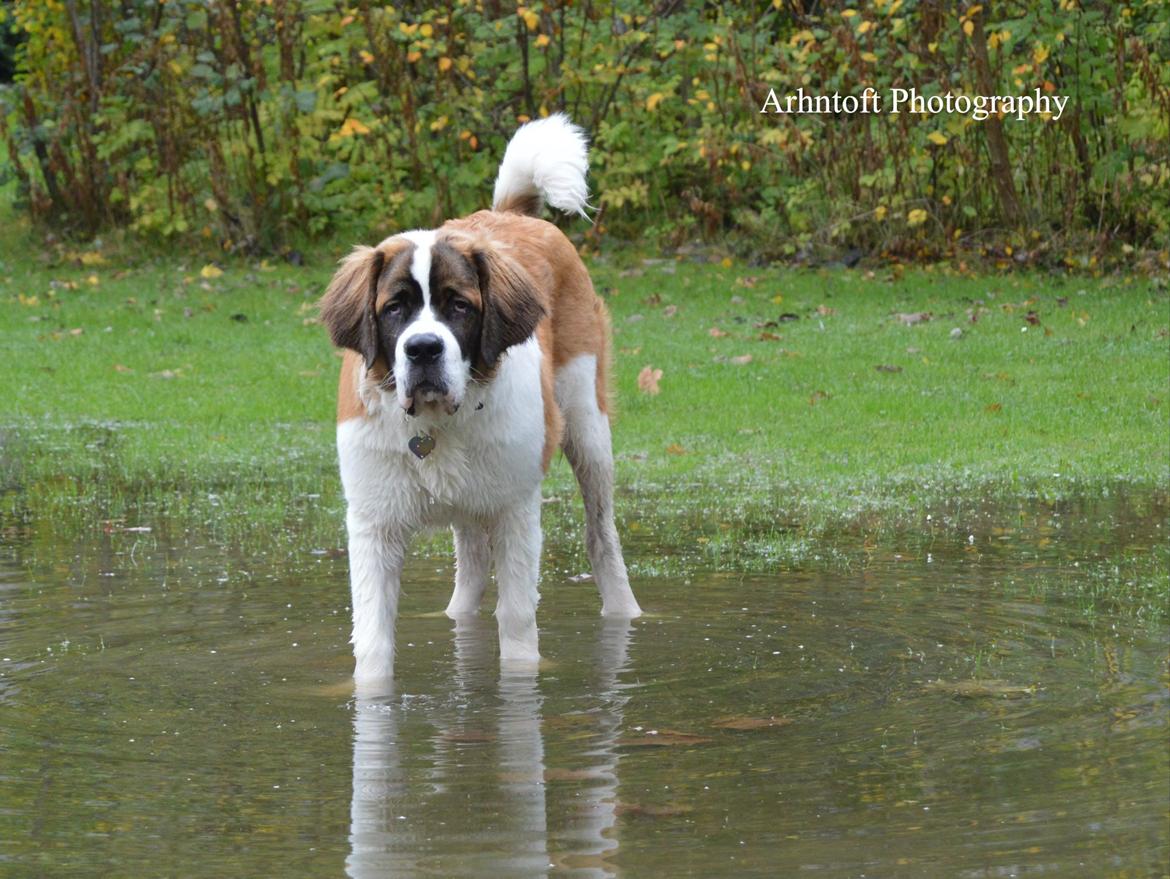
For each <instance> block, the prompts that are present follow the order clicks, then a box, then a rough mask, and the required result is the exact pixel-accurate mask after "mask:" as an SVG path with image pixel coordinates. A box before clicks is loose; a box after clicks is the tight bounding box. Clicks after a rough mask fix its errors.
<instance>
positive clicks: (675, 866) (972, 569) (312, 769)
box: [0, 523, 1170, 877]
mask: <svg viewBox="0 0 1170 879" xmlns="http://www.w3.org/2000/svg"><path fill="white" fill-rule="evenodd" d="M1152 527H1153V526H1151V528H1152ZM1158 527H1159V528H1160V527H1161V526H1160V524H1159V525H1158ZM1122 537H1123V538H1124V540H1123V541H1122V542H1123V543H1124V546H1125V551H1127V552H1129V551H1133V550H1134V547H1135V546H1136V547H1137V548H1138V550H1139V551H1140V550H1141V547H1142V546H1143V545H1144V547H1145V548H1146V549H1147V550H1148V549H1149V547H1150V545H1151V541H1152V540H1156V539H1160V538H1161V535H1160V534H1157V535H1155V534H1154V532H1153V531H1149V533H1145V532H1143V533H1142V534H1139V535H1138V537H1137V538H1136V539H1135V538H1134V537H1133V534H1132V532H1130V533H1127V534H1126V535H1123V536H1122ZM1021 539H1022V540H1023V541H1024V542H1025V543H1026V535H1025V536H1024V537H1023V538H1021ZM1118 540H1119V541H1121V540H1122V538H1121V537H1119V538H1118ZM1070 541H1071V538H1069V539H1066V540H1064V542H1063V543H1061V542H1060V541H1057V543H1056V544H1054V545H1052V546H1051V547H1050V548H1049V549H1048V550H1047V551H1046V552H1039V551H1035V547H1031V548H1029V549H1028V551H1027V552H1024V551H1023V550H1022V549H1020V548H1019V547H1016V548H1013V547H1011V546H1008V547H1000V548H999V549H998V550H996V551H995V552H991V551H979V552H972V551H970V550H969V549H967V548H965V547H963V546H962V545H960V544H957V545H956V546H955V547H954V549H953V551H946V550H945V548H944V549H938V548H936V549H935V550H934V551H932V553H931V554H930V556H929V557H928V556H927V555H925V554H921V555H920V556H919V557H914V556H913V554H907V555H906V556H904V557H895V556H892V555H890V556H888V557H884V558H879V557H877V556H876V555H874V556H872V557H870V558H869V560H868V561H865V562H862V563H859V564H856V565H854V566H852V567H849V568H846V567H843V566H841V565H836V566H826V567H825V568H823V569H819V568H813V569H807V570H801V571H796V572H784V573H776V574H770V575H751V576H746V575H734V574H728V573H726V572H704V571H701V570H695V571H692V572H691V573H690V575H689V577H688V580H687V581H686V582H684V581H682V580H677V579H671V578H643V579H641V580H640V581H639V582H637V583H635V588H636V590H637V592H638V594H639V597H640V598H641V600H642V603H643V605H644V606H645V607H646V608H647V609H648V610H650V611H651V613H650V614H649V615H648V616H647V617H645V618H643V619H640V620H638V621H636V622H634V623H627V622H615V621H604V620H601V619H600V618H599V617H598V616H597V615H596V610H597V602H596V597H595V595H594V594H593V590H592V587H591V586H590V584H588V583H572V582H569V581H568V580H567V579H566V578H565V577H563V576H561V575H557V574H552V573H548V572H546V578H545V587H544V593H545V594H544V601H543V603H542V606H541V616H540V622H541V638H542V651H543V653H544V655H545V656H546V662H545V664H544V666H543V667H542V668H541V669H540V670H539V672H536V673H531V674H523V673H508V672H501V671H500V670H499V668H498V666H497V662H496V656H495V651H496V647H495V632H494V626H493V624H492V621H491V619H490V617H489V616H486V615H485V616H484V617H483V618H480V619H475V620H468V621H464V622H461V623H459V624H455V623H452V622H451V621H449V620H447V619H446V618H444V617H439V616H435V615H433V611H435V610H437V609H439V608H441V607H442V606H443V605H444V603H445V601H446V598H447V588H448V583H449V580H450V577H451V566H450V564H449V562H448V561H447V560H446V559H443V558H433V557H432V558H425V557H424V558H416V559H415V560H413V561H412V563H411V565H410V569H409V571H408V575H407V577H406V582H407V584H408V587H407V593H406V596H405V598H404V604H403V608H404V617H403V619H402V621H401V623H400V646H399V660H398V673H399V682H398V690H397V692H395V693H394V694H392V695H388V696H385V697H383V698H379V699H370V700H356V701H355V700H354V698H353V694H352V690H351V687H350V685H349V681H348V677H347V675H348V673H349V670H350V659H349V656H348V645H347V635H348V625H349V620H348V609H347V607H346V601H347V589H346V585H345V576H346V574H345V559H344V557H341V556H339V555H338V554H336V553H330V554H324V555H321V554H312V553H311V552H309V551H308V550H307V549H306V550H305V552H304V553H303V554H298V555H294V556H293V557H289V558H279V559H277V558H266V557H259V558H256V557H242V556H240V555H239V554H238V553H235V552H233V551H232V550H231V549H230V548H228V547H224V546H216V545H209V544H201V543H200V542H199V541H198V539H197V538H196V537H191V536H186V537H184V538H182V539H176V540H173V541H172V540H164V539H163V538H162V537H160V536H155V535H150V534H144V533H136V534H133V533H123V534H107V533H101V532H96V533H95V534H94V535H91V536H90V537H89V538H78V537H76V536H73V537H71V538H66V537H63V536H57V535H54V533H53V530H52V528H51V527H49V526H48V525H45V526H44V527H39V528H38V527H37V525H36V524H35V523H34V525H33V526H32V527H31V529H30V530H29V531H28V532H27V533H22V534H20V535H17V536H15V537H13V538H12V539H10V540H8V541H7V542H6V544H5V552H4V557H3V560H2V561H0V622H2V627H0V658H2V659H3V664H2V668H0V671H2V674H0V710H2V711H3V715H4V723H3V725H2V726H0V753H3V755H4V757H3V762H2V764H0V777H2V779H3V785H4V792H5V793H4V797H3V802H2V805H0V839H2V840H3V841H2V842H0V859H3V861H4V862H5V863H7V864H8V865H9V866H12V867H14V868H16V870H17V872H18V873H22V874H38V873H45V874H61V875H64V874H69V875H106V874H109V873H111V872H113V873H125V874H129V873H132V872H142V871H147V872H150V873H158V874H160V875H183V876H203V875H206V876H223V875H239V876H245V875H271V874H273V873H274V871H276V870H278V869H279V872H280V873H281V874H283V875H298V876H302V875H303V876H318V875H319V876H336V875H339V874H343V873H348V874H349V875H352V876H358V877H365V876H386V875H395V876H409V875H421V876H454V875H485V876H488V875H490V876H536V875H547V874H550V873H556V874H558V875H560V874H562V873H564V874H566V875H581V876H609V875H612V876H617V875H631V876H643V875H699V876H717V875H727V876H747V875H760V876H765V875H766V876H774V875H792V874H796V873H798V872H803V871H810V872H815V873H817V874H818V875H824V876H861V875H873V876H879V875H881V876H890V875H930V876H987V875H997V876H1000V875H1002V876H1007V875H1028V874H1048V875H1053V876H1070V875H1084V876H1108V875H1118V876H1120V875H1156V874H1159V873H1161V872H1163V871H1165V870H1166V869H1167V859H1168V858H1170V848H1168V836H1170V834H1168V830H1167V814H1166V809H1167V790H1168V785H1170V758H1168V757H1167V750H1166V747H1165V745H1166V730H1167V719H1168V714H1170V710H1168V704H1167V682H1168V675H1167V638H1166V632H1165V628H1164V627H1163V626H1158V625H1150V624H1144V623H1141V622H1140V621H1136V620H1134V619H1133V618H1131V617H1125V616H1124V615H1122V616H1117V617H1113V616H1108V615H1102V614H1096V615H1086V613H1085V612H1084V608H1083V607H1081V606H1080V605H1079V604H1078V602H1077V600H1076V599H1075V598H1074V597H1071V596H1072V594H1073V593H1074V592H1075V590H1071V591H1070V590H1068V589H1065V588H1064V587H1062V588H1061V589H1050V588H1047V587H1046V585H1045V584H1047V583H1051V582H1057V581H1059V582H1060V583H1062V584H1065V586H1068V585H1069V584H1072V585H1075V584H1076V578H1077V577H1080V576H1088V574H1087V573H1084V569H1083V568H1081V567H1080V566H1079V563H1078V564H1075V565H1074V564H1073V563H1072V562H1070V561H1069V559H1070V558H1071V557H1072V555H1075V553H1073V554H1071V555H1070V553H1069V552H1068V551H1067V549H1068V546H1069V545H1071V544H1070ZM1072 543H1075V541H1072ZM1022 545H1023V544H1021V546H1022ZM1062 547H1063V549H1062ZM1110 550H1111V547H1110V545H1104V544H1101V543H1100V542H1099V541H1098V542H1097V543H1096V544H1095V545H1094V549H1093V552H1094V553H1096V554H1098V555H1099V556H1101V557H1104V556H1105V555H1108V552H1109V551H1110ZM632 551H636V552H639V553H652V552H654V551H655V550H654V548H653V547H652V546H648V545H645V544H643V545H640V546H637V547H634V548H632ZM550 553H553V554H555V553H556V547H555V546H553V547H552V548H551V549H550ZM1062 553H1063V554H1062ZM550 567H552V566H550Z"/></svg>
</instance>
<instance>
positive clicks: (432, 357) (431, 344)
mask: <svg viewBox="0 0 1170 879" xmlns="http://www.w3.org/2000/svg"><path fill="white" fill-rule="evenodd" d="M404 350H405V351H406V356H407V358H408V359H409V360H410V362H411V363H434V362H435V361H436V360H438V359H439V358H440V357H442V356H443V340H442V339H440V338H439V337H438V336H436V335H435V334H434V333H419V334H418V335H417V336H411V337H410V338H409V339H407V341H406V345H405V346H404Z"/></svg>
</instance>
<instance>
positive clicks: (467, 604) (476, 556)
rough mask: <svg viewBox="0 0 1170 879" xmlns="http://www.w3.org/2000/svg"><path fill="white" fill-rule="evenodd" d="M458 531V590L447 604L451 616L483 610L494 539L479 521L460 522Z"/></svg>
mask: <svg viewBox="0 0 1170 879" xmlns="http://www.w3.org/2000/svg"><path fill="white" fill-rule="evenodd" d="M452 530H453V531H454V532H455V591H454V592H453V593H452V594H451V601H450V603H449V604H448V605H447V616H449V617H451V618H452V619H454V618H455V617H460V616H466V615H467V614H473V613H475V612H476V611H477V610H479V604H480V602H481V601H483V593H484V590H486V589H487V584H488V571H489V568H490V565H491V542H490V541H489V539H488V532H487V529H486V528H483V527H481V526H479V525H475V524H460V525H456V526H455V527H454V528H453V529H452Z"/></svg>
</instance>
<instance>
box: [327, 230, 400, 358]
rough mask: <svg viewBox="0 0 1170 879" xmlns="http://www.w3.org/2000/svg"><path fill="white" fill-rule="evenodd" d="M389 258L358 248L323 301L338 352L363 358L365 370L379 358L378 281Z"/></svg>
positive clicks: (333, 282) (330, 334)
mask: <svg viewBox="0 0 1170 879" xmlns="http://www.w3.org/2000/svg"><path fill="white" fill-rule="evenodd" d="M385 264H386V255H385V254H384V253H383V252H382V251H381V250H380V249H375V248H373V247H355V248H354V250H353V253H351V254H350V255H349V256H347V257H346V258H345V259H344V260H342V263H341V268H339V269H338V270H337V274H335V275H334V276H333V280H332V281H330V282H329V287H328V289H327V290H326V291H325V295H324V296H322V297H321V302H320V308H321V322H322V323H323V324H325V326H326V328H327V329H328V330H329V337H330V338H331V339H332V340H333V344H334V345H336V346H337V347H338V348H350V349H352V350H354V351H357V352H358V353H359V354H361V355H362V358H363V359H364V360H365V362H366V368H367V369H369V368H370V367H371V366H373V365H374V360H375V359H377V357H378V321H377V317H376V315H375V313H374V299H375V297H376V295H377V289H378V278H380V277H381V275H382V268H383V267H384V266H385Z"/></svg>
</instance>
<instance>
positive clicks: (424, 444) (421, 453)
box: [407, 431, 435, 461]
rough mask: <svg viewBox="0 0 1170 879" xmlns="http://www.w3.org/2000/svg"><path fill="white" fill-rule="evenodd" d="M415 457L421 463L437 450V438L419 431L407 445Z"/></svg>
mask: <svg viewBox="0 0 1170 879" xmlns="http://www.w3.org/2000/svg"><path fill="white" fill-rule="evenodd" d="M407 445H408V446H409V447H410V450H411V451H412V452H413V453H414V456H415V457H416V458H418V459H419V460H420V461H421V460H422V459H423V458H425V457H426V456H427V455H429V454H430V453H431V452H433V451H434V450H435V438H434V437H433V436H431V435H430V434H429V433H423V432H422V431H419V432H418V433H416V434H415V435H414V436H412V437H411V438H410V442H409V443H407Z"/></svg>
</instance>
